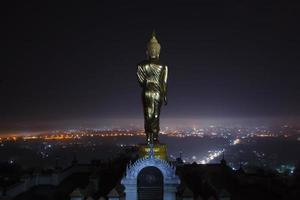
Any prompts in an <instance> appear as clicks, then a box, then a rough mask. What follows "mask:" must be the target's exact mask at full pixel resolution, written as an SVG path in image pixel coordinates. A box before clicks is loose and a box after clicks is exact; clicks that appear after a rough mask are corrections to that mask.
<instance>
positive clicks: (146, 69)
mask: <svg viewBox="0 0 300 200" xmlns="http://www.w3.org/2000/svg"><path fill="white" fill-rule="evenodd" d="M137 77H138V81H139V83H140V85H141V87H142V89H143V90H142V100H143V107H144V118H145V132H146V136H147V143H153V142H158V133H159V116H160V108H161V105H162V103H163V102H164V101H166V95H167V77H168V68H167V66H164V65H161V64H160V63H159V62H158V61H149V60H146V61H143V62H141V63H140V64H138V69H137Z"/></svg>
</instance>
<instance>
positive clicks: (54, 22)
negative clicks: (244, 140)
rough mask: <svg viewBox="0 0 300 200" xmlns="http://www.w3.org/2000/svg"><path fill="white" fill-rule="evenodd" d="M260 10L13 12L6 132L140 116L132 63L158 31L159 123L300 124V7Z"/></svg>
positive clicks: (85, 6)
mask: <svg viewBox="0 0 300 200" xmlns="http://www.w3.org/2000/svg"><path fill="white" fill-rule="evenodd" d="M225 2H226V3H225ZM258 2H259V3H254V1H249V2H246V1H214V0H203V1H196V0H195V1H183V0H182V1H176V0H173V1H169V2H167V1H161V2H153V1H140V0H139V1H122V2H117V1H98V3H86V2H85V1H81V2H80V3H74V2H73V3H68V4H63V3H54V2H52V3H49V4H45V3H43V4H41V2H39V3H32V4H30V3H27V4H24V2H23V4H22V3H21V4H20V3H18V4H16V5H8V6H7V7H4V9H5V12H4V15H6V16H5V21H6V23H4V24H3V25H2V33H3V32H4V33H5V37H4V41H5V44H7V46H5V52H4V56H3V58H4V60H2V61H1V62H4V63H2V64H1V72H0V80H1V83H0V92H1V97H0V103H1V104H0V126H2V129H6V128H11V126H13V125H14V124H17V123H18V122H21V121H30V122H38V121H47V120H69V119H70V120H71V119H72V120H73V119H91V118H105V117H111V118H114V117H118V118H122V117H136V118H141V117H142V110H141V102H140V88H139V85H138V83H137V80H136V75H135V73H136V64H137V63H138V62H139V61H141V60H142V59H144V58H145V46H146V42H147V41H148V39H149V37H150V34H151V32H152V30H153V29H155V30H156V32H157V37H158V40H159V41H160V43H161V45H162V53H161V60H162V61H163V62H164V63H166V64H167V65H168V66H169V70H170V72H169V73H170V74H169V104H168V106H167V107H166V108H164V109H163V111H162V112H163V114H162V116H163V117H174V118H176V117H208V116H209V117H262V116H263V117H274V116H279V117H283V118H284V117H286V116H289V117H291V116H299V115H300V107H299V101H300V90H299V84H300V79H299V72H300V69H299V67H300V57H299V53H300V50H299V45H300V29H299V20H300V16H299V13H300V12H299V7H300V6H299V4H288V3H287V1H284V3H283V4H275V3H273V4H272V3H267V2H266V1H265V2H264V3H263V1H258ZM269 2H272V1H269ZM273 2H274V1H273ZM2 55H3V54H2ZM0 129H1V127H0Z"/></svg>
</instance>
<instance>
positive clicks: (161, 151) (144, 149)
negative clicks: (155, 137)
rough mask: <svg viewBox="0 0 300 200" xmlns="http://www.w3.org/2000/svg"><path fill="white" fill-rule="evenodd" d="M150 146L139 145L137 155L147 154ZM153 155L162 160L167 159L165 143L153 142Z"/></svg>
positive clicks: (141, 156) (144, 155) (145, 155)
mask: <svg viewBox="0 0 300 200" xmlns="http://www.w3.org/2000/svg"><path fill="white" fill-rule="evenodd" d="M149 151H150V147H149V145H148V144H142V145H139V157H140V158H143V157H147V156H149ZM153 151H154V157H155V158H158V159H162V160H167V159H168V156H167V145H166V144H161V143H159V144H154V145H153Z"/></svg>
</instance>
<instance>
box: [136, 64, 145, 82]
mask: <svg viewBox="0 0 300 200" xmlns="http://www.w3.org/2000/svg"><path fill="white" fill-rule="evenodd" d="M136 75H137V78H138V81H139V83H140V85H141V86H143V85H144V80H145V73H144V71H143V69H142V66H140V65H138V68H137V72H136Z"/></svg>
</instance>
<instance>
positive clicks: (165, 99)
mask: <svg viewBox="0 0 300 200" xmlns="http://www.w3.org/2000/svg"><path fill="white" fill-rule="evenodd" d="M164 102H165V106H166V105H167V104H168V100H167V97H165V98H164Z"/></svg>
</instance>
